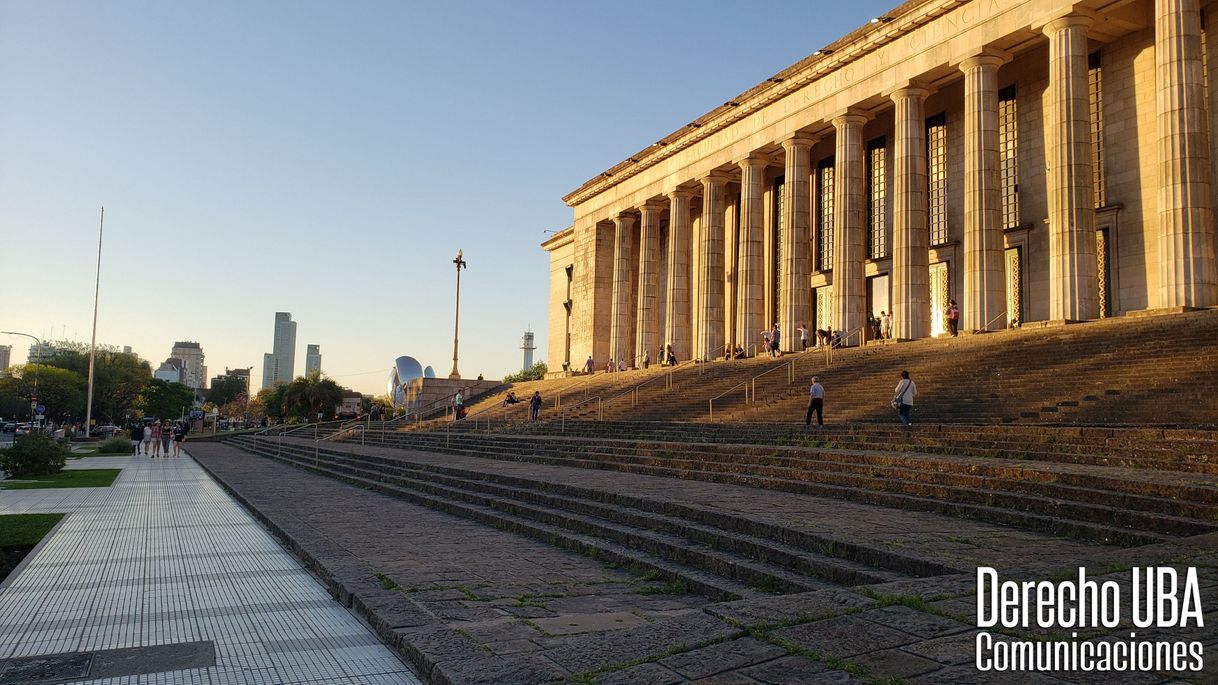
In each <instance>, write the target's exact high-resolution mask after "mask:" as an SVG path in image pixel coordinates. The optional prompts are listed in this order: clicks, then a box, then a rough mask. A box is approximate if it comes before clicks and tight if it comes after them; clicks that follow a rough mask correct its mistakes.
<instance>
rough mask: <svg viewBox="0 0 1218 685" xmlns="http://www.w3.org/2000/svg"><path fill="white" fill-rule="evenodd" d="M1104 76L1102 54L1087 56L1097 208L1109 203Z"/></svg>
mask: <svg viewBox="0 0 1218 685" xmlns="http://www.w3.org/2000/svg"><path fill="white" fill-rule="evenodd" d="M1103 77H1104V74H1103V71H1101V69H1100V52H1099V50H1096V51H1095V52H1093V53H1091V54H1090V55H1088V56H1087V95H1088V100H1090V102H1089V105H1090V107H1091V168H1092V171H1091V174H1092V178H1091V180H1092V182H1093V183H1094V185H1095V206H1096V207H1103V206H1104V205H1105V204H1106V203H1107V202H1108V197H1107V190H1108V189H1107V188H1105V187H1104V185H1105V178H1104V103H1103V97H1104V90H1103V87H1104V80H1103Z"/></svg>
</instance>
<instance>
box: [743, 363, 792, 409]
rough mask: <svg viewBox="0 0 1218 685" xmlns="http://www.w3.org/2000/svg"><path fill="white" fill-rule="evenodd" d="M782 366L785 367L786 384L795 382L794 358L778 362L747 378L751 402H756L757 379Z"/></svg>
mask: <svg viewBox="0 0 1218 685" xmlns="http://www.w3.org/2000/svg"><path fill="white" fill-rule="evenodd" d="M783 368H786V370H787V385H791V384H793V383H795V360H794V359H792V360H791V361H789V362H787V363H786V364H779V365H778V366H775V367H774V368H772V369H768V370H766V371H762V372H761V373H759V374H757V375H756V376H753V377H752V378H750V379H749V383H751V384H752V395H753V404H756V403H757V379H758V378H761V377H762V376H765V375H767V374H771V373H774V372H775V371H778V370H780V369H783Z"/></svg>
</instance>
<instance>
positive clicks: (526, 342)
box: [520, 331, 537, 371]
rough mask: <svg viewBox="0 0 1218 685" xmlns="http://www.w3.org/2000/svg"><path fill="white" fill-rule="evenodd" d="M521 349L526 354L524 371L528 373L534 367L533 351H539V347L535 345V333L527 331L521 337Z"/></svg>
mask: <svg viewBox="0 0 1218 685" xmlns="http://www.w3.org/2000/svg"><path fill="white" fill-rule="evenodd" d="M520 349H521V351H523V352H524V367H523V368H522V369H521V370H522V371H528V370H529V369H530V368H532V367H533V350H535V349H537V345H535V344H533V331H525V332H524V335H523V336H521V337H520Z"/></svg>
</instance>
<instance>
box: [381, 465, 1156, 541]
mask: <svg viewBox="0 0 1218 685" xmlns="http://www.w3.org/2000/svg"><path fill="white" fill-rule="evenodd" d="M389 446H393V445H389ZM399 447H400V446H399ZM427 449H428V450H430V451H436V452H445V453H451V454H463V455H468V456H477V457H489V458H496V459H505V460H508V461H528V462H533V463H540V464H550V465H556V466H579V467H583V468H594V469H610V470H617V471H623V472H629V473H640V474H646V475H654V476H665V477H676V478H693V479H697V480H703V481H708V482H717V483H731V484H738V485H748V486H751V487H761V488H766V489H773V490H781V491H785V492H796V493H801V494H808V495H815V496H819V497H832V498H837V499H847V500H852V501H859V502H865V503H868V504H878V505H881V506H887V507H892V508H899V509H909V510H912V511H927V512H934V513H941V514H948V515H952V516H959V517H962V518H976V519H978V520H984V521H989V522H992V523H999V524H1003V525H1011V526H1015V527H1020V528H1025V529H1031V530H1037V531H1041V532H1046V533H1050V534H1053V535H1061V536H1067V537H1078V538H1082V539H1086V540H1092V541H1096V542H1102V543H1105V544H1119V545H1126V546H1129V545H1142V544H1150V543H1153V542H1160V541H1162V540H1163V539H1164V538H1163V536H1162V535H1160V534H1158V533H1155V532H1151V531H1139V530H1130V529H1125V528H1118V527H1113V526H1107V525H1103V523H1102V522H1103V521H1104V520H1110V519H1104V518H1103V517H1102V516H1096V518H1099V519H1100V521H1088V520H1078V519H1072V518H1069V517H1068V516H1066V515H1065V514H1062V513H1061V512H1062V511H1063V510H1068V508H1069V505H1070V503H1066V502H1056V501H1047V502H1046V504H1045V505H1042V508H1044V509H1047V510H1048V513H1045V512H1039V511H1028V510H1024V509H1021V508H1005V507H1001V506H995V505H993V504H990V503H989V502H988V500H987V495H986V494H985V493H973V494H972V495H971V496H969V497H968V500H969V501H957V500H952V499H949V498H946V497H944V496H942V494H940V495H939V496H931V495H928V494H916V493H907V492H892V491H884V490H875V489H868V488H861V487H853V486H849V485H838V484H832V483H821V482H815V481H810V480H791V479H781V478H771V477H760V476H753V475H747V474H739V473H723V472H717V471H708V470H702V469H674V468H667V467H657V466H647V465H640V464H629V463H623V462H615V461H607V460H606V461H599V460H592V459H579V458H574V457H568V458H556V457H535V456H529V455H526V454H496V453H489V452H487V451H486V450H485V449H483V448H468V449H467V448H461V447H458V446H456V445H455V444H454V445H453V446H448V447H445V446H442V445H435V446H429V447H427ZM1049 505H1053V506H1049ZM1053 512H1057V513H1053Z"/></svg>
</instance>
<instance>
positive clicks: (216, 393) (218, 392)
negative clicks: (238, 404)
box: [207, 376, 245, 406]
mask: <svg viewBox="0 0 1218 685" xmlns="http://www.w3.org/2000/svg"><path fill="white" fill-rule="evenodd" d="M244 394H245V381H244V380H242V379H240V378H237V377H236V376H225V377H224V378H221V379H220V380H219V381H216V382H215V383H212V384H211V389H210V390H208V391H207V401H208V402H211V403H213V404H215V405H216V406H220V405H224V404H228V403H229V402H232V401H234V400H236V399H237V398H238V397H240V396H242V395H244Z"/></svg>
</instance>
